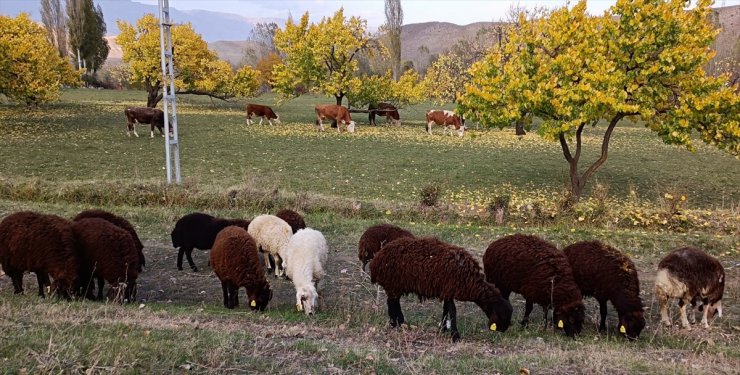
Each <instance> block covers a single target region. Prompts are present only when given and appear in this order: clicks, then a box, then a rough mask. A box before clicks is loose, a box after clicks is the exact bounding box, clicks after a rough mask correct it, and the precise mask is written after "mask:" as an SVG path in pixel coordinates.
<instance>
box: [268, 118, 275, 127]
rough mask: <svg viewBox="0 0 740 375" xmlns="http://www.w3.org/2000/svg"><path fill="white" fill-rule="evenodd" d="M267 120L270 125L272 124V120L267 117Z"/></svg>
mask: <svg viewBox="0 0 740 375" xmlns="http://www.w3.org/2000/svg"><path fill="white" fill-rule="evenodd" d="M267 122H268V123H270V126H274V125H272V120H270V119H269V118H268V119H267Z"/></svg>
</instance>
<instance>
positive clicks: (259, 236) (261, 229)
mask: <svg viewBox="0 0 740 375" xmlns="http://www.w3.org/2000/svg"><path fill="white" fill-rule="evenodd" d="M248 232H249V235H250V236H252V237H253V238H254V240H255V241H256V242H257V247H258V248H262V249H263V250H264V251H265V252H266V253H267V254H269V255H272V256H273V257H275V276H278V277H282V276H283V275H284V274H285V272H284V270H283V268H284V265H283V259H282V258H281V257H280V251H281V249H282V248H283V247H285V245H287V244H288V242H289V241H290V237H291V236H292V235H293V230H292V229H291V228H290V225H288V223H286V222H285V220H283V219H281V218H279V217H277V216H273V215H260V216H257V217H255V218H254V219H253V220H252V222H251V223H250V224H249V228H248ZM264 259H265V269H266V270H267V273H270V272H271V270H272V266H271V265H270V261H269V257H267V256H266V257H264Z"/></svg>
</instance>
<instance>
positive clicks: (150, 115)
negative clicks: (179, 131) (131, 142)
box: [123, 107, 172, 138]
mask: <svg viewBox="0 0 740 375" xmlns="http://www.w3.org/2000/svg"><path fill="white" fill-rule="evenodd" d="M123 113H125V114H126V119H127V120H128V124H127V125H128V136H129V137H130V136H131V131H132V130H133V132H134V135H135V136H137V137H138V136H139V135H138V134H136V123H137V122H138V123H139V124H150V125H151V134H150V137H152V138H154V127H155V126H156V127H157V129H159V134H161V135H162V136H163V137H164V112H162V110H161V109H157V108H149V107H127V108H126V110H124V111H123ZM171 136H172V127H170V137H171Z"/></svg>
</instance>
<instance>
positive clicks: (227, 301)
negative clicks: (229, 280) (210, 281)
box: [221, 280, 233, 309]
mask: <svg viewBox="0 0 740 375" xmlns="http://www.w3.org/2000/svg"><path fill="white" fill-rule="evenodd" d="M221 290H222V291H223V292H224V307H225V308H227V309H231V308H233V307H232V306H231V298H230V296H229V287H228V284H226V282H225V281H223V280H221Z"/></svg>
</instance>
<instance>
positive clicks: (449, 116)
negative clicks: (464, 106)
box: [427, 109, 465, 137]
mask: <svg viewBox="0 0 740 375" xmlns="http://www.w3.org/2000/svg"><path fill="white" fill-rule="evenodd" d="M434 124H437V125H442V129H443V134H447V130H448V129H449V130H450V135H452V131H453V130H457V135H459V136H460V137H462V136H463V134H464V133H465V119H463V118H462V116H458V115H456V114H455V112H452V111H447V110H436V109H432V110H429V112H427V133H429V134H430V135H431V134H432V125H434Z"/></svg>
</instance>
